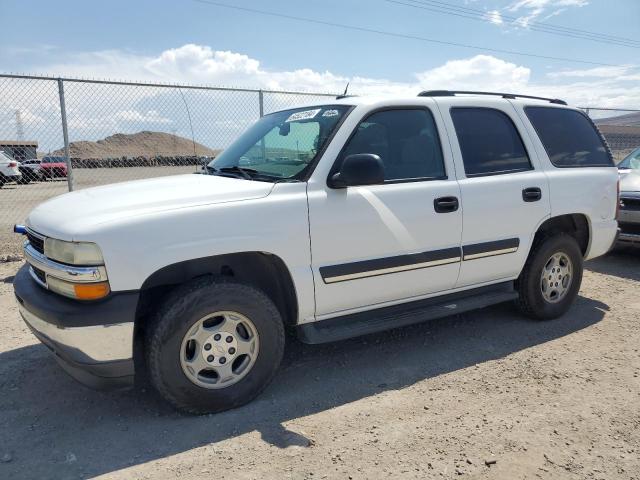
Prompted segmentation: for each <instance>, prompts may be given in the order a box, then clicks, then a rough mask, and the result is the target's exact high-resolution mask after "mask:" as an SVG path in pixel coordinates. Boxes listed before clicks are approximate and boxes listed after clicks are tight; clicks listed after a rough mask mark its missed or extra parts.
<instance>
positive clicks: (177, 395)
mask: <svg viewBox="0 0 640 480" xmlns="http://www.w3.org/2000/svg"><path fill="white" fill-rule="evenodd" d="M283 352H284V327H283V324H282V319H281V317H280V313H279V312H278V309H277V308H276V307H275V305H274V304H273V302H272V301H271V300H270V299H269V298H268V297H267V296H266V295H265V294H264V293H262V292H261V291H259V290H257V289H255V288H253V287H251V286H248V285H242V284H237V283H227V282H221V281H217V280H214V279H212V278H204V279H198V280H195V281H192V282H189V283H187V284H185V285H183V286H181V287H179V288H178V289H176V290H175V291H174V292H173V293H172V294H171V295H170V296H169V298H167V300H166V301H165V303H164V305H163V306H162V307H161V308H160V310H159V312H158V315H157V317H156V319H155V322H154V325H153V328H152V329H151V331H150V334H149V336H148V338H147V354H148V366H149V370H150V373H151V382H152V384H153V385H154V387H155V388H156V389H157V390H158V392H160V394H161V395H162V396H163V397H164V398H165V399H166V400H167V401H168V402H170V403H171V404H172V405H173V406H175V407H176V408H178V409H179V410H182V411H186V412H189V413H196V414H204V413H213V412H220V411H223V410H227V409H230V408H234V407H238V406H240V405H243V404H245V403H247V402H249V401H251V400H252V399H253V398H255V397H256V396H257V395H258V394H259V393H260V392H261V391H262V390H263V389H264V388H265V387H266V386H267V385H268V384H269V383H270V382H271V380H272V379H273V376H274V375H275V373H276V371H277V368H278V366H279V365H280V361H281V359H282V354H283Z"/></svg>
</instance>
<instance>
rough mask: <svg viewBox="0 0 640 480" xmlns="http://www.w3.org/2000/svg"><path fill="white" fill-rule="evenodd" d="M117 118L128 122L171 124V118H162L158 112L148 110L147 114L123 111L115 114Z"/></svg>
mask: <svg viewBox="0 0 640 480" xmlns="http://www.w3.org/2000/svg"><path fill="white" fill-rule="evenodd" d="M115 118H117V119H118V120H124V121H126V122H145V123H171V120H170V119H169V118H167V117H163V116H161V115H160V114H159V113H158V111H157V110H147V111H146V112H140V111H138V110H122V111H120V112H118V113H116V114H115Z"/></svg>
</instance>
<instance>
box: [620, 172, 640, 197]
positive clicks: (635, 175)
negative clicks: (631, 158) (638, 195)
mask: <svg viewBox="0 0 640 480" xmlns="http://www.w3.org/2000/svg"><path fill="white" fill-rule="evenodd" d="M620 192H621V193H622V192H640V170H637V169H636V170H631V169H629V170H621V171H620Z"/></svg>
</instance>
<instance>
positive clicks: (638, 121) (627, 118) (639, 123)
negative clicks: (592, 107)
mask: <svg viewBox="0 0 640 480" xmlns="http://www.w3.org/2000/svg"><path fill="white" fill-rule="evenodd" d="M594 121H595V122H596V124H597V125H598V126H600V125H623V126H630V127H640V113H629V114H626V115H620V116H617V117H607V118H598V119H596V120H594Z"/></svg>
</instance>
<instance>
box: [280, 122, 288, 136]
mask: <svg viewBox="0 0 640 480" xmlns="http://www.w3.org/2000/svg"><path fill="white" fill-rule="evenodd" d="M290 131H291V124H290V123H283V124H282V125H280V128H279V129H278V133H279V134H280V136H281V137H286V136H287V135H289V132H290Z"/></svg>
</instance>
